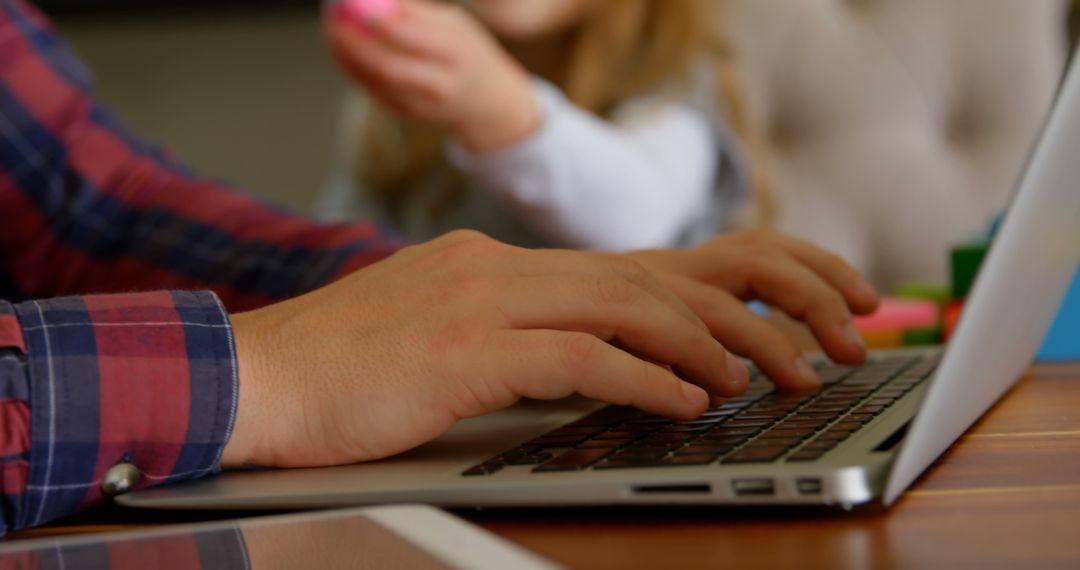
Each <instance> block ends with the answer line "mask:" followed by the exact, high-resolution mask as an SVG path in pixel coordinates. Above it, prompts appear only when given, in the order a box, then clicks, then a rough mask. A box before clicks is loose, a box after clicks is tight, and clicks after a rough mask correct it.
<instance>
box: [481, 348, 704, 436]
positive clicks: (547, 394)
mask: <svg viewBox="0 0 1080 570" xmlns="http://www.w3.org/2000/svg"><path fill="white" fill-rule="evenodd" d="M489 343H490V344H489V345H488V347H489V348H490V350H488V351H487V352H488V354H491V355H494V358H493V359H492V360H490V361H489V363H488V366H489V368H488V370H489V372H488V374H489V378H491V380H492V381H495V382H498V383H500V385H501V386H507V387H508V388H509V389H510V390H511V391H513V392H514V393H515V394H517V395H519V396H524V397H527V398H535V399H542V400H554V399H559V398H564V397H566V396H569V395H571V394H574V393H577V394H581V395H583V396H586V397H589V398H593V399H596V400H601V401H604V402H608V403H611V404H616V405H620V406H634V407H636V408H639V409H642V410H645V411H647V412H651V413H654V414H659V415H662V416H667V417H672V418H678V419H692V418H696V417H698V416H700V415H701V414H702V413H703V412H704V411H705V409H706V408H707V407H708V405H709V397H708V395H707V394H706V393H705V391H704V390H702V389H701V388H700V387H698V386H694V385H693V384H690V383H688V382H685V381H683V380H680V379H679V378H678V377H676V376H675V375H674V374H672V373H671V372H669V371H668V370H665V369H664V368H663V367H660V366H657V365H656V364H652V363H650V362H646V361H644V360H641V359H639V358H636V357H634V356H632V355H630V354H628V353H626V352H624V351H622V350H619V349H617V348H615V347H613V346H611V345H610V344H607V343H605V342H603V341H601V340H600V339H598V338H596V337H594V336H592V335H589V334H585V333H578V332H565V331H551V330H528V331H503V332H501V333H497V334H496V335H493V336H492V337H491V339H490V340H489ZM488 391H489V392H492V390H490V389H489V390H488ZM484 411H487V410H484Z"/></svg>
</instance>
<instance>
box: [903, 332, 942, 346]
mask: <svg viewBox="0 0 1080 570" xmlns="http://www.w3.org/2000/svg"><path fill="white" fill-rule="evenodd" d="M903 340H904V346H926V345H928V344H941V327H928V328H925V329H908V330H906V331H904V337H903Z"/></svg>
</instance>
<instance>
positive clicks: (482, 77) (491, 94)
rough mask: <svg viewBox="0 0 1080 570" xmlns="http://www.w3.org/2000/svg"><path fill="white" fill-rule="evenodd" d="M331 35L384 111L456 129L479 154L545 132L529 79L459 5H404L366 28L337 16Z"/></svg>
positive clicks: (421, 0)
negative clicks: (383, 107)
mask: <svg viewBox="0 0 1080 570" xmlns="http://www.w3.org/2000/svg"><path fill="white" fill-rule="evenodd" d="M335 13H339V12H332V14H335ZM327 33H328V36H329V40H330V46H331V48H332V50H333V53H334V55H335V57H336V59H337V60H338V62H339V63H340V64H341V66H342V68H343V69H344V70H345V71H346V72H347V73H348V75H349V76H350V77H352V78H353V79H354V80H355V81H357V82H358V83H359V84H361V85H363V86H364V87H366V88H367V90H368V92H369V93H371V94H372V95H373V96H374V97H375V98H377V99H378V100H379V101H380V102H381V103H382V104H384V105H386V106H387V107H389V108H390V109H393V110H394V111H395V112H397V113H399V114H401V115H403V116H405V117H407V118H409V119H413V120H418V121H423V122H427V123H431V124H434V125H436V126H439V127H443V128H447V129H449V130H450V131H452V132H453V133H454V134H455V135H457V137H458V138H459V139H461V141H462V142H463V143H464V144H465V145H466V146H467V147H469V148H471V149H472V150H474V151H477V152H485V151H494V150H498V149H501V148H505V147H507V146H510V145H512V144H514V143H516V142H518V141H520V140H522V139H524V138H526V137H527V136H528V135H529V134H531V133H532V132H533V131H535V130H536V128H537V127H538V126H539V123H540V118H539V110H538V109H537V107H536V102H535V100H534V98H533V95H532V88H531V86H530V84H529V79H528V75H527V73H526V72H525V71H524V69H522V68H521V66H520V65H518V64H517V62H515V61H514V60H513V59H512V58H511V57H510V55H509V54H507V53H506V52H505V50H503V49H502V47H501V46H499V44H498V43H497V42H496V41H495V39H494V38H493V37H492V36H491V34H490V33H489V32H488V31H487V30H486V29H484V28H483V27H482V26H481V25H480V24H479V23H478V22H477V21H476V20H475V19H474V18H473V17H472V16H470V15H469V14H468V13H467V12H465V10H463V9H462V8H460V7H459V6H456V5H454V4H450V3H443V2H431V1H428V0H402V1H401V2H400V4H399V9H398V10H397V12H396V13H394V14H391V15H386V16H383V17H377V18H371V19H369V20H368V21H367V22H365V23H357V22H356V21H355V20H353V19H350V18H342V17H333V16H332V17H331V18H329V20H328V22H327Z"/></svg>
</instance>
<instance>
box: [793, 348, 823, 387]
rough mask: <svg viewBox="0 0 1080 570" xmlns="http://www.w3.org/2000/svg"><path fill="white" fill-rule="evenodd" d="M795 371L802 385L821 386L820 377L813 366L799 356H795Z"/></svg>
mask: <svg viewBox="0 0 1080 570" xmlns="http://www.w3.org/2000/svg"><path fill="white" fill-rule="evenodd" d="M795 371H796V372H798V373H799V378H801V379H802V381H803V385H804V386H806V387H807V388H820V387H821V379H820V378H818V375H817V372H816V371H814V367H813V366H810V363H809V362H807V361H806V360H805V359H804V358H803V357H801V356H800V357H797V358H795Z"/></svg>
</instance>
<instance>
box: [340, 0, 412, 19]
mask: <svg viewBox="0 0 1080 570" xmlns="http://www.w3.org/2000/svg"><path fill="white" fill-rule="evenodd" d="M335 11H336V12H337V15H338V16H340V17H344V18H345V19H349V20H353V21H356V22H360V23H367V22H370V21H372V20H380V19H382V18H386V17H388V16H393V15H394V14H395V13H397V11H398V2H397V0H342V1H341V2H340V3H339V4H338V5H337V7H336V10H335Z"/></svg>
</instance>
